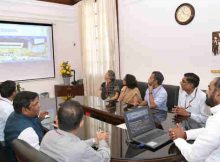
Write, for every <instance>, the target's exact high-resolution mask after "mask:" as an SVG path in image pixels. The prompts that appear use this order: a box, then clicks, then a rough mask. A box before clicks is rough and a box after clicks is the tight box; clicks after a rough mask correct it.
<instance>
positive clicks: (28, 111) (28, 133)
mask: <svg viewBox="0 0 220 162" xmlns="http://www.w3.org/2000/svg"><path fill="white" fill-rule="evenodd" d="M13 106H14V112H13V113H11V115H10V116H9V117H8V119H7V121H6V125H5V130H4V133H5V146H6V151H7V155H8V158H9V161H10V162H17V160H16V158H15V155H14V153H13V150H12V148H11V142H12V141H13V140H14V139H16V138H18V139H21V140H24V141H26V142H27V143H29V144H30V145H31V146H33V147H34V148H36V149H39V148H40V145H39V144H40V142H41V140H42V138H43V135H44V130H43V127H42V125H41V123H40V120H39V118H38V114H39V111H40V104H39V97H38V94H37V93H35V92H29V91H22V92H19V93H18V94H17V95H16V96H15V98H14V101H13ZM45 115H46V113H45V112H43V113H41V118H42V119H43V118H44V116H45Z"/></svg>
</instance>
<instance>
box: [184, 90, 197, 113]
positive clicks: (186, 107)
mask: <svg viewBox="0 0 220 162" xmlns="http://www.w3.org/2000/svg"><path fill="white" fill-rule="evenodd" d="M197 90H198V88H197V89H196V91H195V96H194V97H193V98H192V99H191V100H190V101H189V105H188V106H186V100H187V97H186V100H185V109H188V108H189V107H191V105H190V104H191V103H192V102H193V100H194V99H195V98H196V94H197Z"/></svg>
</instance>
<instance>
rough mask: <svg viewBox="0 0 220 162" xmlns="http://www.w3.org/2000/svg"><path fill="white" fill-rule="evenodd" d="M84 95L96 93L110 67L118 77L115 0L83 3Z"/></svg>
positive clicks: (93, 0)
mask: <svg viewBox="0 0 220 162" xmlns="http://www.w3.org/2000/svg"><path fill="white" fill-rule="evenodd" d="M80 7H81V10H80V15H81V19H80V20H81V38H82V40H81V45H82V60H83V65H82V66H83V76H84V77H83V78H84V89H85V95H89V96H97V95H98V94H99V88H100V85H101V83H102V82H103V81H104V74H105V73H106V71H107V70H109V69H111V70H113V71H115V74H116V77H119V50H118V31H117V14H116V0H96V1H95V0H83V1H81V3H80Z"/></svg>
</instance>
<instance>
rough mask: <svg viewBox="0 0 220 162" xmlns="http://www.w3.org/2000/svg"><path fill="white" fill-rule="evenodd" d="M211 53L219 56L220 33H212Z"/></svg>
mask: <svg viewBox="0 0 220 162" xmlns="http://www.w3.org/2000/svg"><path fill="white" fill-rule="evenodd" d="M212 53H213V55H214V56H216V55H219V54H220V31H217V32H212Z"/></svg>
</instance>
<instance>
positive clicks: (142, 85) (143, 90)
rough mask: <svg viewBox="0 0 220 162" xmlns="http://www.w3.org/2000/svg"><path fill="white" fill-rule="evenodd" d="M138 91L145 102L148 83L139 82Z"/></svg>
mask: <svg viewBox="0 0 220 162" xmlns="http://www.w3.org/2000/svg"><path fill="white" fill-rule="evenodd" d="M137 85H138V89H139V91H140V93H141V98H142V100H144V97H145V93H146V90H147V88H148V84H147V83H146V82H137Z"/></svg>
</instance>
